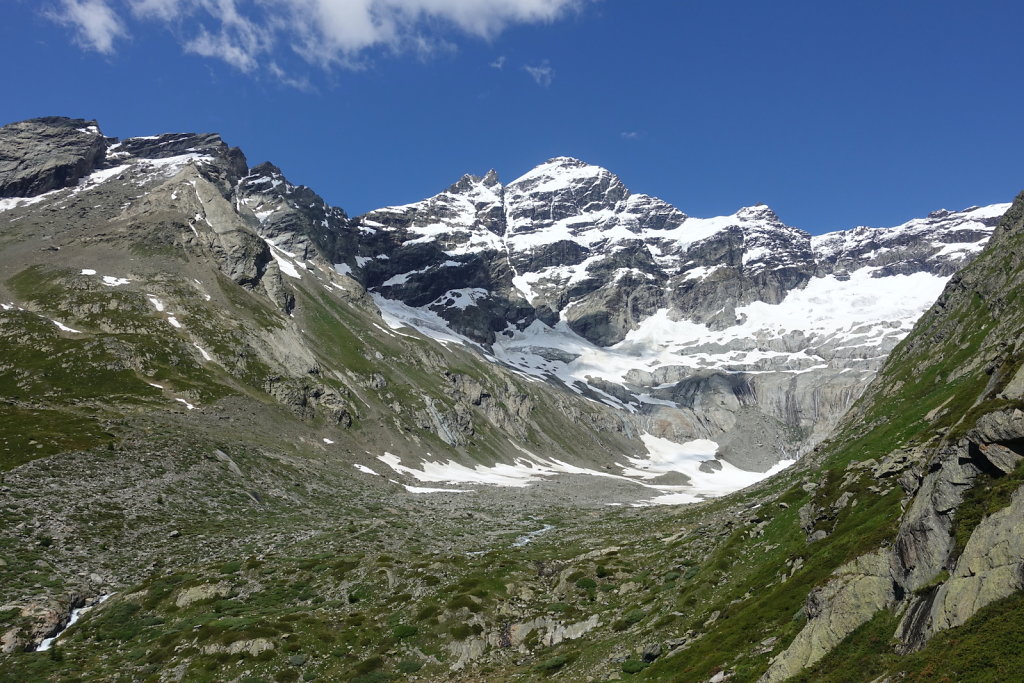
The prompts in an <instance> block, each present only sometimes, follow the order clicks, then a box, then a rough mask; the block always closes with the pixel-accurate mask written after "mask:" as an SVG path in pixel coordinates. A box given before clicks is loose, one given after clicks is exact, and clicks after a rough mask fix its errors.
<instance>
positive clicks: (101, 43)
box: [47, 0, 127, 55]
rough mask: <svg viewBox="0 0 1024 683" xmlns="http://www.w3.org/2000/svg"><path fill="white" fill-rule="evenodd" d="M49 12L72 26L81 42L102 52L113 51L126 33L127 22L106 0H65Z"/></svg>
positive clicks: (48, 14)
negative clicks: (117, 41) (125, 24)
mask: <svg viewBox="0 0 1024 683" xmlns="http://www.w3.org/2000/svg"><path fill="white" fill-rule="evenodd" d="M47 16H48V17H49V18H50V19H52V20H54V21H56V22H57V23H60V24H64V25H65V26H68V27H70V28H71V29H72V30H73V31H74V33H75V42H77V43H78V44H79V45H81V46H82V47H84V48H85V49H87V50H95V51H96V52H99V53H101V54H105V55H109V54H113V52H114V42H115V41H116V40H118V39H119V38H123V37H125V36H127V31H126V29H125V26H124V23H123V22H122V21H121V19H120V18H119V17H118V15H117V13H116V12H114V10H113V9H111V7H110V5H108V4H107V3H106V2H105V0H62V2H61V4H60V7H59V8H58V9H56V10H53V11H50V12H48V13H47Z"/></svg>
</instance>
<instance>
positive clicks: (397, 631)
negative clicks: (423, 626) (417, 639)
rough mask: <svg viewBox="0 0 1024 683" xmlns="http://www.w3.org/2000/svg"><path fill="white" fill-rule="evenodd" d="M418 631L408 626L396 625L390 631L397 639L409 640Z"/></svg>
mask: <svg viewBox="0 0 1024 683" xmlns="http://www.w3.org/2000/svg"><path fill="white" fill-rule="evenodd" d="M418 631H419V629H417V628H416V627H415V626H411V625H409V624H398V625H397V626H395V627H394V628H393V629H391V633H393V634H394V636H395V638H398V639H402V638H411V637H412V636H414V635H416V633H417V632H418Z"/></svg>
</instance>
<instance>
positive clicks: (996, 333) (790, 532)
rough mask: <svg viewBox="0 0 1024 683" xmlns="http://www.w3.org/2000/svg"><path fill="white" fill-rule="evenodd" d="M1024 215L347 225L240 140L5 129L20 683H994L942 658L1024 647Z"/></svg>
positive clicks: (3, 461)
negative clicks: (1005, 617) (1000, 640)
mask: <svg viewBox="0 0 1024 683" xmlns="http://www.w3.org/2000/svg"><path fill="white" fill-rule="evenodd" d="M1021 212H1022V209H1021V201H1020V200H1018V201H1017V202H1016V203H1014V204H1012V205H1011V204H1010V203H1006V204H997V205H992V206H986V207H970V208H968V209H964V210H962V211H952V212H951V211H945V210H942V211H935V212H933V213H931V214H929V215H928V216H926V217H923V218H920V219H915V220H912V221H909V222H907V223H904V224H902V225H899V226H895V227H891V228H868V227H858V228H853V229H850V230H842V231H837V232H831V233H827V234H824V235H817V236H811V235H809V234H808V233H806V232H804V231H801V230H799V229H797V228H793V227H790V226H787V225H785V224H784V223H782V221H781V220H780V219H779V218H778V216H776V215H775V213H774V212H772V211H771V209H769V208H768V207H767V206H764V205H755V206H751V207H746V208H742V209H740V210H739V211H737V212H736V213H735V214H733V215H730V216H723V217H716V218H694V217H690V216H687V215H686V214H685V213H683V212H682V211H680V210H679V209H677V208H675V207H673V206H671V205H669V204H667V203H666V202H663V201H661V200H659V199H657V198H654V197H650V196H647V195H642V194H633V193H632V192H630V191H629V190H628V189H627V188H626V187H625V186H624V185H623V184H622V182H621V181H620V180H619V179H618V178H617V177H616V176H615V175H614V174H612V173H611V172H609V171H607V170H605V169H602V168H599V167H596V166H591V165H588V164H586V163H584V162H582V161H579V160H576V159H571V158H567V157H559V158H555V159H551V160H549V161H547V162H545V163H543V164H541V165H539V166H537V167H536V168H534V169H533V170H531V171H530V172H528V173H526V174H525V175H523V176H522V177H520V178H518V179H516V180H513V181H512V182H510V183H508V184H503V183H501V182H500V180H499V178H498V176H497V174H496V173H495V172H493V171H491V172H489V173H487V174H486V175H484V176H483V177H476V176H469V175H467V176H464V177H463V178H462V179H460V180H459V181H458V182H456V183H455V184H454V185H451V186H450V187H449V188H448V189H447V190H445V191H443V192H441V193H440V194H438V195H435V196H434V197H431V198H429V199H425V200H423V201H420V202H416V203H413V204H408V205H403V206H394V207H386V208H382V209H377V210H375V211H371V212H369V213H367V214H364V215H362V216H358V217H349V216H348V215H347V214H346V213H345V212H344V211H343V210H342V209H340V208H338V207H332V206H329V205H328V204H327V203H326V202H325V201H324V200H323V199H322V198H321V197H320V196H319V195H317V194H316V193H315V192H314V191H313V190H311V189H309V188H307V187H304V186H299V185H294V184H292V183H290V182H289V181H288V180H287V179H286V178H285V177H284V175H283V173H282V171H281V170H280V169H278V168H277V167H275V166H273V165H272V164H269V163H265V164H261V165H258V166H255V167H249V166H248V162H247V160H246V158H245V156H244V154H243V153H242V152H241V151H240V150H238V149H237V148H233V147H230V146H228V145H227V144H226V143H225V142H224V141H223V140H221V138H220V137H219V136H217V135H213V134H165V135H155V136H148V137H141V138H128V139H124V140H119V139H116V138H111V137H107V136H105V135H104V134H103V133H102V132H101V131H100V129H99V126H98V124H97V123H96V122H94V121H87V120H80V119H67V118H61V117H50V118H44V119H35V120H31V121H25V122H20V123H15V124H10V125H8V126H5V127H3V128H0V269H2V272H3V277H2V278H0V306H2V309H3V310H2V311H0V348H2V349H3V353H2V355H0V387H3V391H2V399H3V402H2V403H0V415H2V418H3V419H2V424H3V426H2V427H0V448H2V451H0V453H2V455H0V468H2V470H3V475H2V476H3V479H2V484H0V514H2V516H3V517H2V518H3V522H4V523H3V525H2V530H0V575H2V577H3V584H4V585H5V589H4V592H3V594H2V595H0V600H2V601H5V602H6V604H4V605H2V606H0V631H2V633H3V635H2V637H0V642H2V649H3V652H4V653H5V655H4V657H5V658H4V659H0V673H4V674H5V675H9V676H11V677H13V680H29V679H32V678H33V677H34V678H40V679H52V680H64V679H66V678H70V677H75V676H83V675H84V676H85V677H87V678H95V679H101V680H105V679H114V678H116V677H117V676H119V675H129V676H132V677H135V678H138V679H140V680H226V679H231V680H236V679H237V680H245V679H252V680H297V679H298V678H299V677H300V676H301V677H302V678H304V679H305V680H314V679H316V678H322V679H325V680H342V679H344V680H361V681H382V680H392V679H396V678H400V677H408V678H410V679H412V678H417V677H418V678H419V680H536V679H537V678H538V677H548V676H552V677H561V678H563V679H564V680H604V679H608V678H612V677H616V676H622V675H627V676H638V677H640V678H643V679H649V680H694V681H698V680H699V681H704V680H715V681H722V680H726V679H730V680H732V679H735V680H757V679H762V680H765V681H776V680H784V679H787V678H789V677H793V676H795V677H797V680H801V679H800V678H799V677H800V676H812V678H809V679H806V680H846V679H842V678H841V677H840V678H833V679H828V678H827V677H828V676H833V675H839V674H835V672H841V671H843V670H849V668H850V667H849V665H850V662H851V661H854V659H855V658H856V657H862V656H863V657H867V659H868V660H870V663H869V664H868V665H865V666H866V667H867V668H866V669H858V670H857V671H858V673H861V672H863V671H874V672H876V673H877V675H875V674H872V678H877V679H878V680H895V679H890V678H885V676H890V675H892V676H895V675H901V674H900V672H903V673H907V674H908V675H910V674H915V675H919V677H920V675H923V674H922V673H921V672H922V671H925V670H926V669H928V667H931V668H932V670H933V671H934V670H935V667H936V666H939V665H938V664H937V662H942V666H953V664H952V663H950V662H949V661H947V660H943V659H942V657H944V656H947V654H948V652H950V651H958V652H960V658H961V660H962V661H964V662H966V661H974V660H971V659H970V658H971V657H975V656H980V655H978V653H977V652H976V650H978V649H979V648H980V647H981V646H980V645H978V644H977V642H980V640H972V639H971V638H972V636H970V635H968V636H956V637H957V638H959V640H958V641H957V642H958V643H961V645H958V646H957V647H959V648H960V650H956V649H955V648H953V649H952V650H950V648H949V647H948V642H947V643H946V645H947V646H943V643H944V642H946V641H943V640H942V639H943V637H944V635H943V634H944V632H946V631H949V630H950V629H953V630H952V631H950V633H960V632H959V631H957V629H958V628H959V627H961V626H962V625H964V624H968V626H969V627H970V628H974V629H975V631H977V630H978V628H979V626H978V623H979V622H978V621H977V620H978V619H982V620H983V621H982V622H980V623H981V625H982V626H981V627H980V628H981V631H980V633H981V635H980V636H978V638H979V639H983V637H985V636H991V635H992V634H1007V633H1012V632H1013V630H1012V628H1014V627H1012V626H1008V625H1006V624H1004V623H1003V622H1002V621H1000V619H1001V618H1002V617H1001V616H1000V615H1002V614H1004V612H999V611H998V610H999V609H1003V610H1006V609H1011V608H1012V605H1016V604H1017V603H1016V602H1013V601H1014V600H1017V601H1019V595H1018V594H1017V593H1016V591H1017V590H1018V589H1019V588H1020V579H1019V576H1020V575H1021V573H1020V569H1021V567H1022V566H1024V558H1021V557H1019V553H1018V552H1017V551H1016V550H1014V546H1013V544H1012V543H1011V544H1010V545H1009V546H1007V544H1006V542H1005V541H1006V539H1008V538H1010V537H1012V534H1013V533H1016V531H1017V530H1019V528H1020V527H1019V523H1018V517H1019V511H1018V510H1017V507H1018V497H1017V496H1016V490H1017V485H1018V483H1019V482H1020V481H1021V479H1020V477H1021V476H1024V475H1021V474H1020V473H1019V472H1018V470H1017V467H1016V465H1017V462H1018V461H1019V460H1020V459H1021V458H1022V456H1024V452H1022V451H1021V446H1020V444H1021V443H1022V440H1024V426H1022V425H1024V423H1021V421H1020V415H1021V414H1022V413H1021V408H1022V405H1021V395H1022V393H1024V385H1022V383H1021V379H1020V377H1019V375H1020V374H1021V372H1020V359H1021V357H1022V356H1021V352H1020V350H1019V349H1018V346H1019V340H1020V338H1021V331H1022V330H1021V321H1022V316H1021V315H1020V312H1019V310H1020V309H1019V306H1017V305H1016V304H1017V303H1018V302H1019V290H1020V278H1021V275H1020V273H1021V252H1020V247H1019V244H1020V237H1021V220H1022V219H1021ZM990 242H991V244H990ZM794 463H795V464H794ZM787 465H789V467H786V466H787ZM772 474H774V475H775V476H770V475H772ZM766 477H768V478H767V479H766ZM757 482H761V483H757ZM744 487H746V488H744ZM740 489H742V490H740ZM733 491H737V492H736V493H732V494H731V495H727V494H730V493H731V492H733ZM656 503H661V504H664V505H654V504H656ZM679 503H696V504H693V505H685V506H682V507H680V506H678V505H677V504H679ZM108 595H113V597H112V598H111V599H109V600H106V599H104V600H103V601H102V602H100V598H105V597H106V596H108ZM1007 600H1009V601H1010V602H1009V603H1007V602H1005V601H1007ZM93 605H95V607H93V608H92V609H91V610H90V611H89V612H88V616H86V617H83V621H82V623H81V624H80V625H78V624H76V626H75V627H74V628H71V629H68V632H67V634H64V632H63V630H64V627H65V625H66V624H67V622H68V621H69V620H70V619H71V616H72V614H73V613H74V614H75V615H76V617H77V615H78V614H84V613H83V612H79V611H77V610H79V609H81V608H83V607H90V606H93ZM1005 605H1011V607H1005ZM1001 606H1002V607H1001ZM986 610H988V611H986ZM992 610H997V611H996V612H992ZM976 615H980V616H976ZM972 619H974V621H971V620H972ZM985 619H987V620H988V621H984V620H985ZM970 624H974V626H970ZM969 633H973V632H969ZM752 634H758V635H757V639H756V642H754V641H750V640H749V639H750V637H751V635H752ZM880 634H881V635H880ZM58 635H59V639H58V640H56V641H52V640H50V641H47V642H46V643H45V647H46V648H47V649H50V650H51V652H52V653H57V654H52V655H51V656H50V657H46V656H45V655H40V654H38V653H37V652H35V651H36V650H38V649H40V648H41V647H43V646H44V640H46V639H47V638H53V637H56V636H58ZM858 638H860V639H861V640H857V639H858ZM879 638H881V639H882V640H885V641H886V642H887V641H888V639H893V640H894V642H895V643H896V646H895V648H886V647H882V648H875V649H874V651H872V652H871V656H870V657H868V656H867V655H863V652H864V648H865V647H866V645H865V643H870V642H876V641H877V639H879ZM871 639H876V640H871ZM54 643H56V645H54ZM964 643H966V645H963V644H964ZM51 646H52V647H51ZM968 647H969V648H972V649H970V650H969V652H968V651H967V650H965V649H964V648H968ZM844 648H845V649H844ZM858 648H860V649H858ZM897 652H898V653H899V654H897ZM887 653H888V654H887ZM915 658H916V659H915ZM994 661H995V664H993V666H997V667H1006V666H1013V665H1014V662H1016V660H1015V659H1013V655H1011V654H1010V653H1008V652H1005V651H1002V650H1000V651H999V652H998V653H997V656H996V657H995V659H994ZM808 667H810V669H808ZM815 667H817V669H815ZM907 667H917V668H916V669H913V671H911V669H909V668H907ZM805 669H808V670H809V671H817V673H806V672H804V673H801V672H802V671H804V670H805ZM1000 670H1007V669H1000ZM126 672H130V673H126ZM939 673H943V672H942V671H941V667H940V671H939ZM865 675H866V674H865ZM872 678H866V677H861V678H854V679H850V680H871V679H872ZM922 680H929V679H927V678H923V679H922ZM936 680H938V679H936ZM956 680H975V679H974V678H971V677H970V676H967V677H961V678H956ZM978 680H980V679H978Z"/></svg>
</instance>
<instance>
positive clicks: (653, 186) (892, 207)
mask: <svg viewBox="0 0 1024 683" xmlns="http://www.w3.org/2000/svg"><path fill="white" fill-rule="evenodd" d="M1022 26H1024V3H1019V2H1009V1H1006V2H985V1H984V0H982V1H979V2H973V3H964V2H951V1H946V0H932V1H912V0H906V1H904V2H895V3H894V2H871V1H858V2H846V3H838V2H812V1H810V0H807V1H800V2H797V1H790V0H778V1H776V2H767V1H763V0H761V1H750V2H747V1H740V0H734V1H731V2H730V1H722V2H711V1H707V2H699V1H691V2H684V1H682V0H642V1H636V0H634V1H633V2H626V1H623V0H275V1H274V2H271V3H267V2H265V1H263V0H3V3H2V6H0V56H2V58H3V60H4V63H6V64H7V65H8V68H7V69H6V73H5V78H4V81H5V82H4V85H3V91H4V96H3V97H2V99H0V120H2V121H3V122H5V123H6V122H10V121H15V120H20V119H24V118H29V117H33V116H42V115H51V114H59V115H68V116H80V117H85V118H96V119H98V120H99V122H100V125H101V127H102V128H103V130H104V132H105V133H106V134H107V135H114V136H119V137H127V136H131V135H148V134H153V133H158V132H171V131H201V132H206V131H214V132H219V133H221V134H222V135H223V136H224V138H225V139H226V140H227V141H228V142H229V143H231V144H233V145H238V146H240V147H241V148H242V149H243V150H244V151H245V153H246V155H247V157H248V158H249V162H250V164H252V165H255V164H256V163H258V162H261V161H264V160H269V161H272V162H274V163H275V164H277V165H278V166H280V167H281V168H282V169H283V170H284V172H285V174H286V175H287V176H288V177H289V179H291V180H292V181H293V182H298V183H303V184H306V185H309V186H311V187H312V188H313V189H314V190H316V191H317V192H319V193H320V194H321V195H323V196H324V197H325V198H326V199H327V200H328V201H330V202H331V203H333V204H337V205H339V206H341V207H343V208H344V209H345V210H346V211H348V212H349V213H350V214H358V213H361V212H364V211H367V210H370V209H372V208H377V207H380V206H384V205H388V204H401V203H406V202H410V201H415V200H418V199H421V198H423V197H427V196H430V195H432V194H434V193H436V192H438V191H440V190H442V189H443V188H444V187H446V186H447V185H448V184H450V183H452V182H454V181H455V180H457V179H458V178H459V177H460V176H461V175H462V174H463V173H467V172H468V173H475V174H483V173H484V172H486V171H487V170H488V169H490V168H495V169H497V171H498V172H499V174H500V175H501V177H502V179H503V180H505V181H509V180H512V179H514V178H515V177H516V176H518V175H520V174H522V173H524V172H525V171H527V170H528V169H529V168H531V167H533V166H535V165H536V164H538V163H540V162H542V161H544V160H545V159H548V158H550V157H553V156H559V155H568V156H575V157H579V158H581V159H584V160H585V161H588V162H590V163H594V164H599V165H601V166H605V167H607V168H609V169H610V170H612V171H614V172H615V173H617V174H618V175H619V176H620V177H621V178H622V179H623V181H624V182H625V183H626V185H627V186H628V187H630V189H632V190H633V191H634V192H646V193H648V194H653V195H656V196H659V197H661V198H663V199H665V200H667V201H669V202H672V203H673V204H675V205H676V206H678V207H679V208H680V209H681V210H683V211H685V212H686V213H689V214H691V215H695V216H713V215H721V214H728V213H732V212H733V211H735V210H736V209H737V208H739V207H741V206H745V205H750V204H755V203H757V202H764V203H767V204H769V205H771V206H772V208H774V209H775V211H776V212H777V213H778V214H779V216H780V217H781V218H782V219H783V220H784V221H785V222H787V223H789V224H790V225H795V226H797V227H800V228H803V229H805V230H809V231H811V232H815V233H817V232H823V231H826V230H831V229H838V228H846V227H851V226H854V225H860V224H866V225H894V224H897V223H901V222H903V221H905V220H907V219H910V218H912V217H916V216H921V215H924V214H926V213H927V212H929V211H931V210H934V209H938V208H949V209H959V208H964V207H966V206H969V205H973V204H988V203H993V202H1001V201H1009V200H1010V199H1012V197H1013V196H1014V195H1015V194H1016V193H1017V192H1018V191H1020V190H1021V189H1022V188H1024V173H1022V171H1021V164H1020V162H1019V161H1018V154H1019V150H1020V149H1021V147H1022V145H1021V143H1022V142H1024V125H1021V124H1022V115H1021V112H1024V101H1022V100H1024V88H1021V87H1020V83H1021V76H1022V74H1024V68H1022V67H1024V57H1022V54H1024V51H1022V50H1021V48H1020V39H1019V34H1020V30H1021V27H1022ZM15 64H17V65H18V66H17V67H14V66H12V65H15Z"/></svg>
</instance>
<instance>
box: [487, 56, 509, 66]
mask: <svg viewBox="0 0 1024 683" xmlns="http://www.w3.org/2000/svg"><path fill="white" fill-rule="evenodd" d="M506 61H507V60H506V59H505V55H502V56H500V57H498V58H497V59H495V60H494V61H493V62H491V63H490V64H489V65H488V66H490V67H491V68H492V69H504V68H505V62H506Z"/></svg>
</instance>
